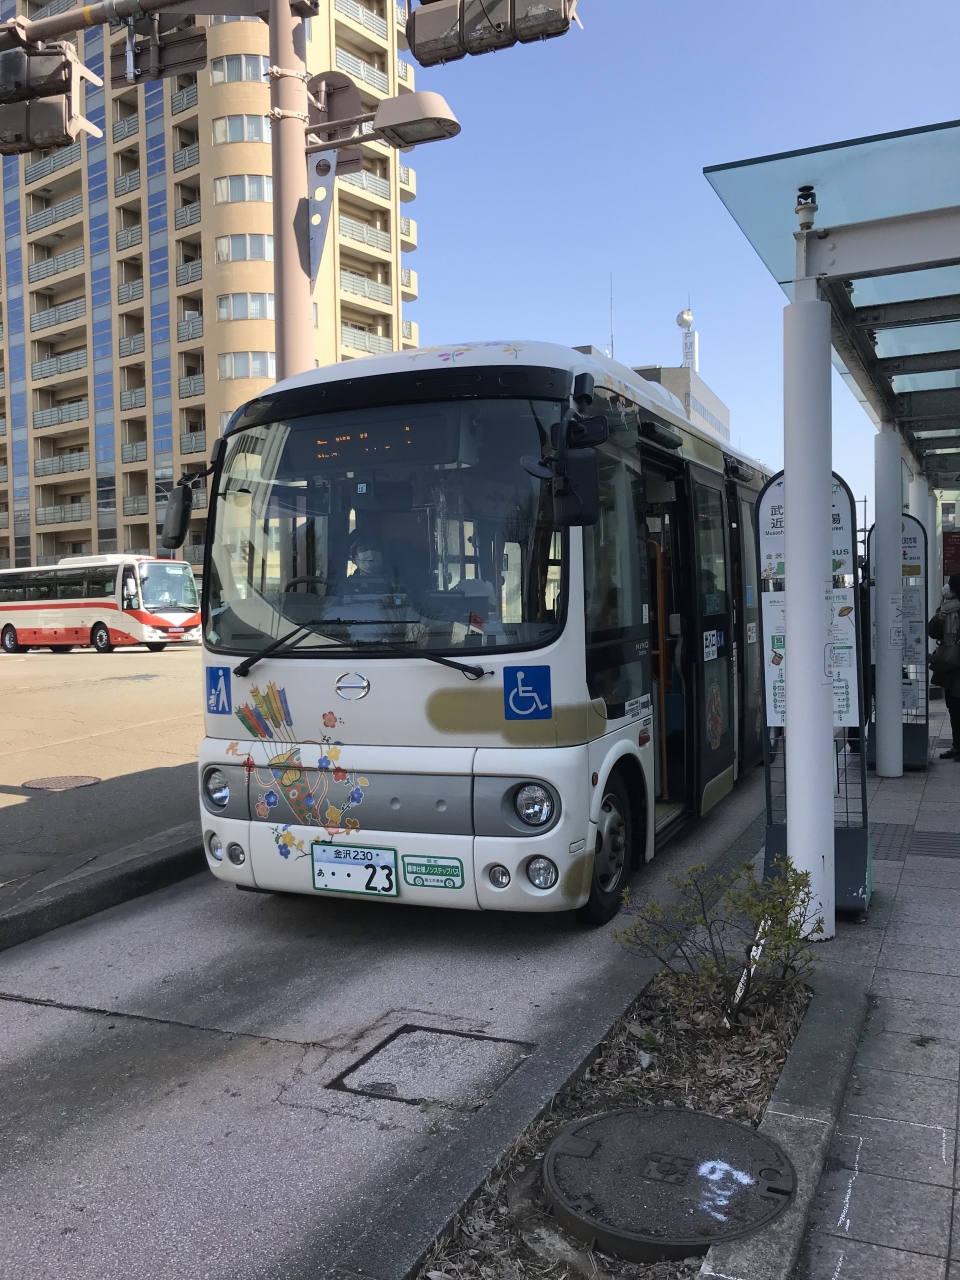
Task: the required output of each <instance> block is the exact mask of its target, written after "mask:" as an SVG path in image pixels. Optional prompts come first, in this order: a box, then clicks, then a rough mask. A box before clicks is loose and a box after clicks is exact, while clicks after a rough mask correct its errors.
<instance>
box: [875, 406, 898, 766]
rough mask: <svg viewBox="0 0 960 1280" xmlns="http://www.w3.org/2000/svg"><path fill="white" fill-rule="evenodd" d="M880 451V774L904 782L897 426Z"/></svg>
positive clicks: (885, 433) (888, 426)
mask: <svg viewBox="0 0 960 1280" xmlns="http://www.w3.org/2000/svg"><path fill="white" fill-rule="evenodd" d="M874 448H875V453H874V462H875V467H874V513H875V522H876V528H875V530H874V538H873V545H874V565H873V573H874V581H875V583H876V588H875V591H874V600H875V601H876V635H877V669H876V684H875V690H874V696H875V699H876V741H877V774H878V775H879V776H880V777H881V778H899V777H900V776H901V775H902V773H903V691H902V679H903V635H902V628H903V617H902V614H903V576H902V573H901V569H900V564H901V546H900V536H901V524H902V519H901V517H902V515H903V490H902V484H903V481H902V469H901V456H902V451H901V441H900V433H899V432H898V431H897V429H896V427H895V426H894V424H893V423H892V422H888V421H884V422H883V423H881V427H880V432H879V434H878V435H877V436H876V439H875V441H874Z"/></svg>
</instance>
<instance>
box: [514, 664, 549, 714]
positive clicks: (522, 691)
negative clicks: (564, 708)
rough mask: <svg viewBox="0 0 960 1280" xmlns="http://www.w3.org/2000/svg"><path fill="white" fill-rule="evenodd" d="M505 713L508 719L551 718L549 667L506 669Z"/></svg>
mask: <svg viewBox="0 0 960 1280" xmlns="http://www.w3.org/2000/svg"><path fill="white" fill-rule="evenodd" d="M503 716H504V719H505V720H550V719H551V718H552V716H553V701H552V699H551V697H550V668H549V667H529V666H523V667H504V668H503Z"/></svg>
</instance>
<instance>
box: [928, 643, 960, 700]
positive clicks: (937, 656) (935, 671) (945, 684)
mask: <svg viewBox="0 0 960 1280" xmlns="http://www.w3.org/2000/svg"><path fill="white" fill-rule="evenodd" d="M930 672H931V675H930V682H931V684H936V685H940V686H941V687H942V688H945V689H949V688H951V687H952V685H953V683H954V681H955V680H956V678H957V676H958V675H960V644H946V643H944V644H938V645H937V647H936V649H934V651H933V653H932V654H931V655H930Z"/></svg>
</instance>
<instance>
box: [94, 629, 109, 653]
mask: <svg viewBox="0 0 960 1280" xmlns="http://www.w3.org/2000/svg"><path fill="white" fill-rule="evenodd" d="M90 643H91V644H92V645H93V647H94V648H95V649H96V651H97V653H113V645H112V644H111V643H110V632H109V631H108V630H107V628H106V627H105V626H104V625H103V623H102V622H98V623H97V624H96V625H95V626H94V627H92V628H91V631H90Z"/></svg>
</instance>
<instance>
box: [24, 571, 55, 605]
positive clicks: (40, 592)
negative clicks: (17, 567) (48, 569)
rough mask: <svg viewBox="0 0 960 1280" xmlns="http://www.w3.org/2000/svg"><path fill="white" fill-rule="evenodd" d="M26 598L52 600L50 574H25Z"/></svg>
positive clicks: (51, 579)
mask: <svg viewBox="0 0 960 1280" xmlns="http://www.w3.org/2000/svg"><path fill="white" fill-rule="evenodd" d="M25 578H26V588H27V599H28V600H52V599H53V588H54V581H53V577H52V575H47V574H44V575H42V576H41V575H40V574H37V575H36V576H34V575H33V574H26V575H25Z"/></svg>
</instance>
